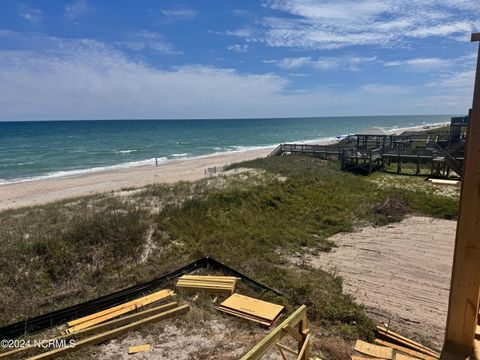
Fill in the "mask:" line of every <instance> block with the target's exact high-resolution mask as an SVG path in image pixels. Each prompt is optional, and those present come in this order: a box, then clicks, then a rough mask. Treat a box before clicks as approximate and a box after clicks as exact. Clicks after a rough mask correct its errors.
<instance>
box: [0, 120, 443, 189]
mask: <svg viewBox="0 0 480 360" xmlns="http://www.w3.org/2000/svg"><path fill="white" fill-rule="evenodd" d="M450 117H451V116H450V115H432V116H365V117H363V116H362V117H318V118H288V119H280V118H279V119H228V120H88V121H27V122H0V184H6V183H12V182H19V181H29V180H36V179H45V178H53V177H59V176H69V175H75V174H81V173H86V172H92V171H99V170H104V169H115V168H122V167H132V166H139V165H148V164H151V165H153V164H155V158H157V159H158V161H159V162H160V163H165V162H168V161H172V160H181V159H191V158H196V157H201V156H211V155H215V154H219V153H225V152H231V151H246V150H249V149H256V148H266V147H269V146H272V145H277V144H279V143H284V142H301V141H315V140H326V139H329V138H334V137H336V136H340V135H346V134H352V133H354V132H356V131H359V130H363V129H366V128H370V127H374V126H379V127H383V128H385V129H387V130H389V129H394V128H407V127H413V126H418V125H425V124H438V123H444V122H449V121H450Z"/></svg>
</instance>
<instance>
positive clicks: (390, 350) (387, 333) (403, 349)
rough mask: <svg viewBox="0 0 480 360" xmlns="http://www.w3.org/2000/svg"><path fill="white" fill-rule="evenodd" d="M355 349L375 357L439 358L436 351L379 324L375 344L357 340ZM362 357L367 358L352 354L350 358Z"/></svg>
mask: <svg viewBox="0 0 480 360" xmlns="http://www.w3.org/2000/svg"><path fill="white" fill-rule="evenodd" d="M355 350H356V351H357V352H359V353H362V354H365V355H369V356H372V357H375V358H376V359H387V360H392V359H394V360H415V359H422V360H437V359H439V358H440V354H439V353H438V352H437V351H435V350H433V349H430V348H428V347H426V346H425V345H422V344H420V343H418V342H415V341H413V340H411V339H409V338H406V337H404V336H402V335H400V334H397V333H395V332H393V331H391V330H390V329H387V328H384V327H381V326H377V338H376V339H375V344H369V343H366V342H364V341H361V340H357V343H356V344H355ZM362 359H368V358H365V357H359V356H355V355H353V356H352V360H362Z"/></svg>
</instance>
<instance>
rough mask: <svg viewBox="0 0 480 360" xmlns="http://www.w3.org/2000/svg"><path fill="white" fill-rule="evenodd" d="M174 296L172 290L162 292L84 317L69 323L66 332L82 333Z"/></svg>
mask: <svg viewBox="0 0 480 360" xmlns="http://www.w3.org/2000/svg"><path fill="white" fill-rule="evenodd" d="M173 294H174V293H173V291H172V290H169V289H165V290H161V291H158V292H155V293H153V294H150V295H147V296H144V297H141V298H139V299H135V300H132V301H128V302H126V303H123V304H120V305H118V306H114V307H112V308H109V309H106V310H103V311H100V312H97V313H94V314H91V315H88V316H84V317H82V318H79V319H76V320H72V321H70V322H68V323H67V324H68V326H69V328H68V329H67V330H66V332H67V333H68V334H72V333H74V332H77V331H80V330H82V329H86V328H88V327H90V326H93V325H97V324H100V323H102V322H105V321H108V320H110V319H113V318H115V317H117V316H120V315H123V314H125V313H128V312H130V311H133V310H136V309H138V308H140V307H143V306H145V305H148V304H152V303H154V302H157V301H160V300H164V299H167V298H169V297H171V296H172V295H173Z"/></svg>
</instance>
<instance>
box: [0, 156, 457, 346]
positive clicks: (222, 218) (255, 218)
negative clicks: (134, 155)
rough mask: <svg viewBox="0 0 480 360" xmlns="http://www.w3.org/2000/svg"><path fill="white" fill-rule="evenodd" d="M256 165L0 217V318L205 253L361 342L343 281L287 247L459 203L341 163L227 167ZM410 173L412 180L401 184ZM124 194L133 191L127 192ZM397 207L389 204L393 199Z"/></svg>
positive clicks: (325, 244) (312, 244)
mask: <svg viewBox="0 0 480 360" xmlns="http://www.w3.org/2000/svg"><path fill="white" fill-rule="evenodd" d="M235 168H251V169H256V171H254V172H251V173H246V174H239V175H235V176H230V177H217V178H212V179H204V180H201V181H198V182H195V183H186V182H182V183H178V184H175V185H151V186H148V187H146V188H145V189H143V190H141V191H132V192H131V194H130V195H128V194H127V195H122V196H119V195H118V194H114V193H110V194H102V195H98V196H90V197H84V198H78V199H74V200H68V201H62V202H57V203H53V204H50V205H45V206H39V207H33V208H25V209H18V210H9V211H4V212H2V213H0V227H1V228H2V232H1V233H0V245H1V246H2V249H3V251H2V254H1V255H0V266H1V268H2V272H0V281H1V282H2V285H3V286H2V289H1V290H0V308H2V309H4V310H5V311H3V312H0V324H2V325H5V324H7V323H11V322H13V321H17V320H20V319H23V318H25V317H31V316H34V315H38V314H41V313H44V312H46V311H51V310H54V309H58V308H62V307H65V306H68V305H72V304H75V303H79V302H82V301H85V300H88V299H91V298H95V297H98V296H100V295H104V294H106V293H109V292H112V291H115V290H119V289H122V288H124V287H126V286H130V285H133V284H136V283H138V282H141V281H146V280H150V279H151V278H154V277H157V276H159V275H161V274H163V273H165V272H166V271H168V270H172V269H175V268H177V267H180V266H182V265H184V264H185V263H187V262H189V261H192V260H195V259H197V258H200V257H203V256H206V255H209V256H212V257H214V258H215V259H217V260H219V261H221V262H224V263H226V264H227V265H229V266H232V267H235V268H236V269H238V270H239V271H241V272H244V273H245V274H247V275H248V276H250V277H252V278H254V279H256V280H258V281H260V282H263V283H265V284H266V285H268V286H270V287H273V288H275V289H277V290H279V291H281V292H282V293H284V294H286V297H285V298H283V297H282V298H272V297H270V298H268V296H267V298H268V299H270V300H274V301H277V302H280V303H283V304H285V305H287V307H289V308H290V309H292V308H293V307H295V306H297V304H306V305H308V307H309V317H310V318H311V319H312V321H314V323H315V324H316V325H317V326H321V327H322V328H324V329H325V332H324V334H328V335H332V336H333V335H338V336H341V337H343V338H347V339H353V338H355V337H364V338H368V337H369V336H371V335H372V331H371V330H372V323H371V321H370V320H369V319H368V317H367V316H366V314H365V312H364V310H363V308H362V307H361V306H360V305H358V304H356V303H355V302H354V300H353V299H352V298H351V297H350V296H348V295H345V294H344V293H343V292H342V280H341V279H340V278H339V277H334V276H332V275H330V274H327V273H326V272H323V271H321V270H316V269H312V268H310V267H308V266H307V265H303V266H296V265H294V264H293V263H292V262H291V261H290V260H289V259H290V257H291V256H292V255H293V254H302V253H305V252H309V253H315V252H319V251H329V250H330V249H331V247H332V246H333V244H332V243H331V242H329V241H328V237H330V236H331V235H334V234H336V233H338V232H343V231H351V230H353V228H354V227H355V226H356V225H362V224H366V223H373V224H377V225H382V224H385V223H388V222H392V221H398V220H400V219H401V218H402V217H403V216H404V215H405V214H408V213H418V214H425V215H429V216H434V217H439V218H445V219H453V218H455V217H456V214H457V201H456V200H455V199H452V198H448V197H443V196H440V195H436V194H433V193H429V192H425V191H421V190H418V189H416V188H415V187H412V188H411V189H409V188H408V187H407V189H404V190H401V189H399V188H395V187H381V186H379V184H378V183H377V182H375V181H374V180H375V177H364V176H358V175H354V174H350V173H345V172H341V171H339V170H338V164H336V163H332V162H327V161H322V160H319V159H315V158H308V157H300V156H289V157H278V158H265V159H258V160H254V161H249V162H244V163H240V164H234V165H231V166H230V169H235ZM406 181H408V180H406ZM127 193H128V192H127ZM392 204H393V205H392Z"/></svg>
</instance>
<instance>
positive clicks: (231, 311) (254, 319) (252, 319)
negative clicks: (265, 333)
mask: <svg viewBox="0 0 480 360" xmlns="http://www.w3.org/2000/svg"><path fill="white" fill-rule="evenodd" d="M218 310H220V311H222V312H224V313H227V314H230V315H233V316H237V317H240V318H242V319H246V320H250V321H254V322H256V323H259V324H262V325H265V326H268V327H270V326H271V325H272V323H271V322H268V321H265V320H264V319H261V318H258V317H256V316H251V315H247V314H245V313H241V312H238V311H233V310H229V309H225V308H221V307H218Z"/></svg>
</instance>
